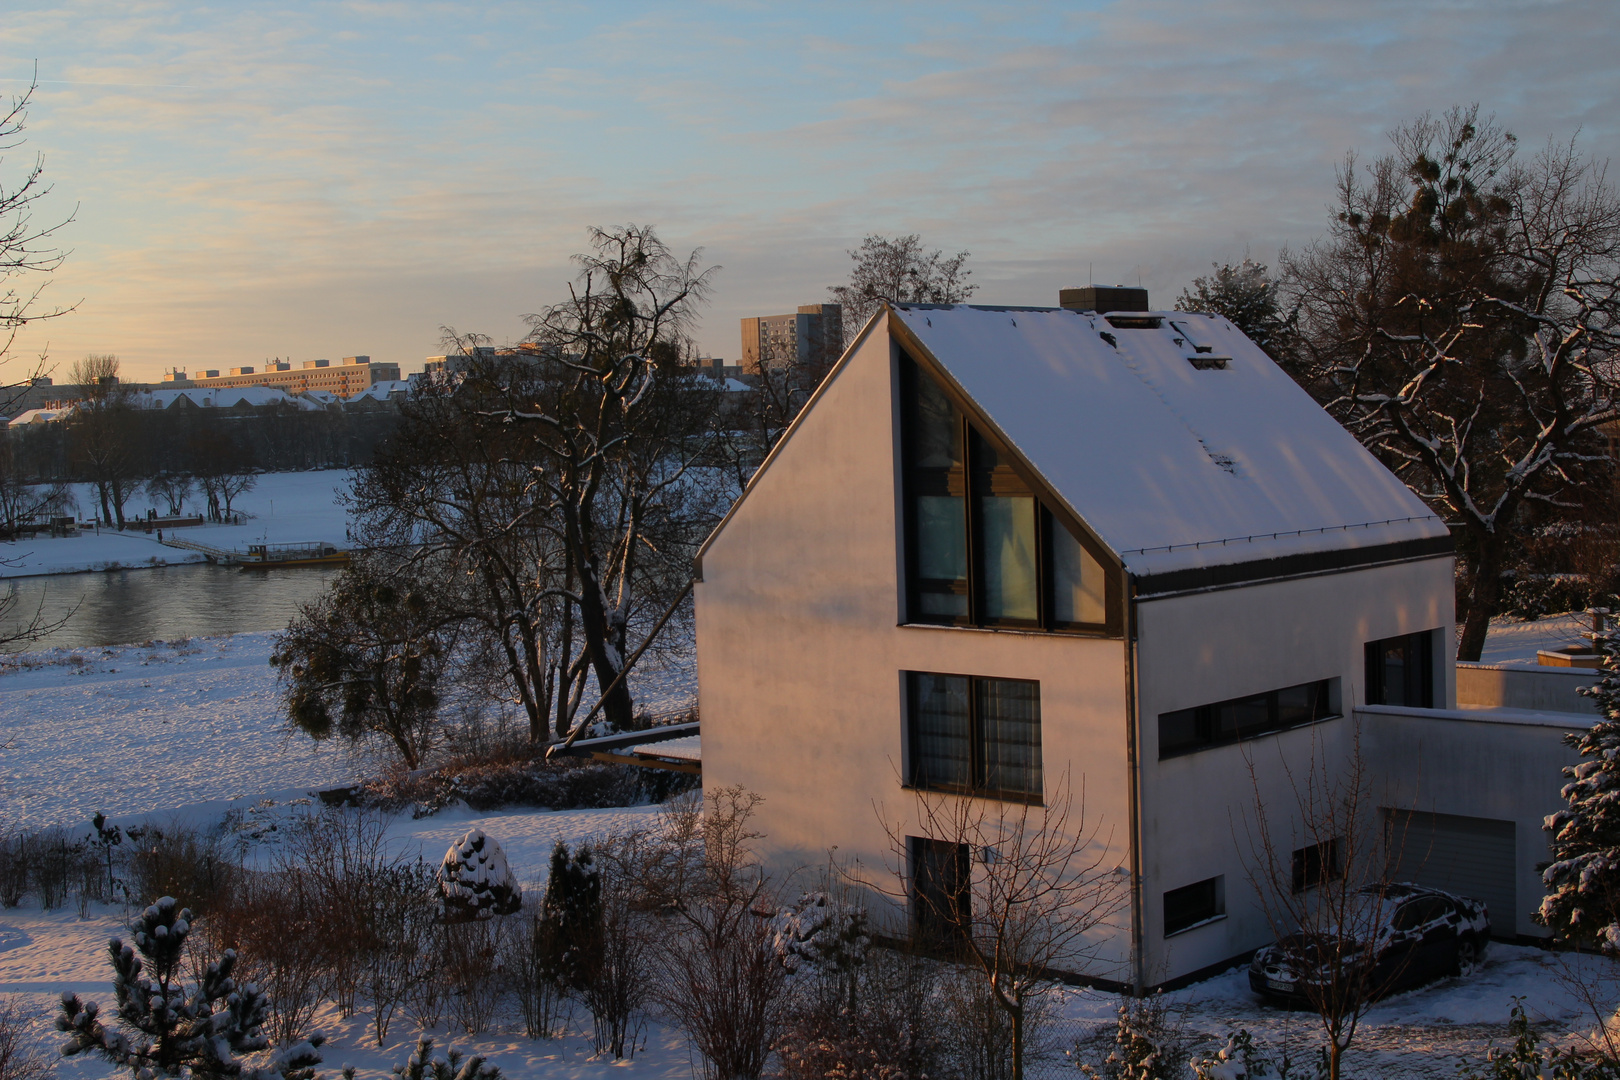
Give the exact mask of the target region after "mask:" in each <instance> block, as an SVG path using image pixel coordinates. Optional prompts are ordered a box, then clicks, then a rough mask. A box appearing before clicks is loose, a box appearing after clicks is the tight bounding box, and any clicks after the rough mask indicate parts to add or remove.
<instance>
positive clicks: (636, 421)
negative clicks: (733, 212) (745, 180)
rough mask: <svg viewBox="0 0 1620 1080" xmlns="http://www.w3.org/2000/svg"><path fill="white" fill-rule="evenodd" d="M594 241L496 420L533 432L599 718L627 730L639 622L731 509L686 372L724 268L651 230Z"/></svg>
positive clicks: (703, 411) (678, 583) (538, 323)
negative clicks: (629, 669)
mask: <svg viewBox="0 0 1620 1080" xmlns="http://www.w3.org/2000/svg"><path fill="white" fill-rule="evenodd" d="M590 236H591V250H590V251H589V252H587V253H584V254H582V255H578V256H576V262H577V263H578V265H579V267H580V275H579V278H578V279H577V281H576V283H575V284H574V285H573V286H572V287H571V288H570V290H569V298H568V299H567V300H566V301H564V302H562V303H559V304H554V305H552V306H550V307H548V308H546V309H544V310H543V311H541V312H539V313H538V314H535V315H531V316H529V317H528V321H529V325H530V327H531V333H530V335H529V337H530V342H531V343H532V344H533V345H534V346H535V347H536V351H535V353H534V356H535V360H536V377H535V378H534V379H533V380H531V381H529V382H527V383H526V384H523V385H518V386H513V387H511V388H510V389H509V392H508V395H507V398H508V400H507V404H506V405H505V406H504V407H503V408H501V409H499V410H492V411H491V415H495V416H499V417H501V418H503V419H505V420H507V421H510V422H513V423H519V424H523V425H528V426H532V427H533V428H534V429H535V430H536V432H537V433H538V435H537V442H538V443H539V445H540V447H541V449H542V451H543V454H544V467H543V468H542V469H541V470H539V471H538V472H537V474H536V475H537V477H538V478H539V479H540V481H541V483H542V484H543V485H544V486H546V487H547V488H548V489H549V492H548V495H547V498H546V502H547V503H548V504H549V505H550V506H552V507H554V508H555V515H556V517H555V522H554V525H553V527H554V528H555V529H556V535H557V538H558V540H559V542H560V545H561V548H562V551H563V554H564V558H565V562H564V574H563V582H562V586H563V588H564V589H565V590H566V591H567V594H568V599H569V601H570V603H571V604H572V606H573V608H574V611H575V613H576V614H577V617H578V629H579V633H580V638H581V644H582V648H583V651H584V654H585V657H586V662H587V666H588V668H589V669H590V670H591V671H593V672H594V673H595V675H596V679H597V684H598V687H599V689H600V693H601V696H602V699H603V705H602V712H603V714H604V716H605V717H606V719H607V720H608V722H609V723H611V724H613V725H614V726H616V727H619V728H628V727H630V726H631V724H632V723H633V720H634V709H633V701H632V699H631V695H630V687H629V683H628V681H627V680H626V679H624V678H623V677H622V675H623V674H624V672H625V671H626V666H627V664H628V662H629V658H630V656H631V655H632V650H631V648H630V639H631V632H632V627H633V625H634V624H635V620H636V616H637V613H638V610H639V609H641V608H642V607H643V606H644V605H645V604H646V602H647V601H648V600H651V601H652V602H653V603H655V604H660V603H667V602H670V601H676V600H678V598H679V597H680V596H681V595H682V594H683V593H684V592H685V591H686V590H687V589H688V587H689V584H690V580H691V578H690V573H689V570H688V567H689V565H690V563H689V559H690V556H691V554H692V553H693V551H694V550H695V546H696V544H697V543H698V542H699V541H700V540H701V539H702V537H703V536H704V535H706V533H707V530H708V529H709V528H710V527H711V526H712V525H713V523H714V522H715V520H717V518H718V515H719V513H720V512H721V506H722V505H723V503H722V502H721V501H719V500H718V499H716V498H715V497H714V495H713V493H712V492H709V491H707V490H705V481H706V479H708V478H709V476H710V471H709V470H705V469H704V468H702V466H703V464H704V463H705V462H706V461H707V460H708V459H709V457H710V450H711V443H712V424H711V422H710V421H711V418H712V415H713V412H714V408H715V397H716V395H715V392H714V391H713V389H712V387H711V384H710V383H709V382H708V380H707V379H703V378H701V377H700V376H698V375H697V374H696V373H694V372H691V371H689V370H686V369H683V368H682V366H681V364H680V357H681V355H682V348H683V346H684V344H685V342H686V335H687V332H688V330H689V329H690V327H691V325H692V321H693V319H694V318H695V317H696V313H697V309H698V307H699V306H700V305H701V304H702V302H703V301H704V299H705V298H706V297H707V295H708V292H709V282H710V279H711V278H712V276H713V274H714V272H715V270H716V269H717V268H715V267H709V268H702V267H701V266H700V263H699V260H700V256H701V252H700V251H694V252H693V253H692V254H691V255H689V256H687V257H686V258H684V259H682V258H678V257H676V256H675V255H674V254H673V253H672V252H671V251H670V250H669V248H668V247H666V246H665V245H664V243H663V241H661V240H660V239H659V238H658V235H657V233H656V232H655V231H654V230H653V229H652V228H651V227H643V226H637V225H625V226H622V227H619V228H614V229H592V230H591V233H590ZM660 625H662V624H661V623H660Z"/></svg>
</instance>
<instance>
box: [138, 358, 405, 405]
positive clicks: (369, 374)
mask: <svg viewBox="0 0 1620 1080" xmlns="http://www.w3.org/2000/svg"><path fill="white" fill-rule="evenodd" d="M398 380H399V365H398V364H394V363H386V362H378V363H372V361H371V357H369V356H345V357H344V358H343V362H342V363H341V364H334V363H332V362H331V361H330V360H305V361H304V362H303V364H302V365H300V366H299V367H293V365H292V364H291V363H290V362H289V361H285V360H281V361H272V362H271V363H268V364H265V365H264V366H263V367H261V368H252V367H234V368H231V369H230V372H229V374H225V375H221V374H220V373H219V369H218V368H209V369H208V370H206V371H198V372H196V373H195V374H193V375H190V376H187V375H186V373H185V372H184V371H181V370H173V371H169V372H167V373H166V374H165V375H164V376H163V387H164V388H165V389H183V388H186V387H193V386H197V387H205V388H206V387H214V386H274V387H276V388H277V389H280V390H285V391H287V393H289V394H301V393H303V392H305V391H306V390H325V391H327V392H328V393H333V394H336V395H337V396H338V397H352V396H353V395H355V394H358V393H359V392H360V391H362V390H365V389H368V388H369V387H371V386H373V385H375V384H376V383H380V382H397V381H398Z"/></svg>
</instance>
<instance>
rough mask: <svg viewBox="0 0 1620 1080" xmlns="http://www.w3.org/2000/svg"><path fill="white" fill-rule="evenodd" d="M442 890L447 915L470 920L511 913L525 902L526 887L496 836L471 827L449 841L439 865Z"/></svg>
mask: <svg viewBox="0 0 1620 1080" xmlns="http://www.w3.org/2000/svg"><path fill="white" fill-rule="evenodd" d="M439 893H440V895H441V896H443V897H444V915H445V918H446V919H448V920H450V921H453V922H471V921H473V920H476V919H487V918H489V917H490V916H492V915H510V914H512V912H514V911H516V910H518V908H520V907H522V906H523V889H522V887H521V886H519V885H518V883H517V879H516V878H514V877H513V876H512V869H511V867H509V866H507V864H506V853H505V852H504V851H502V850H501V845H500V844H499V843H498V842H497V841H496V840H495V838H494V837H493V836H486V835H485V834H484V831H483V830H482V829H472V830H469V831H468V832H467V834H466V835H465V836H463V837H462V838H461V839H460V840H457V841H456V842H455V843H453V844H451V845H450V849H449V850H448V851H446V852H445V853H444V863H443V864H442V865H441V866H440V867H439Z"/></svg>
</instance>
